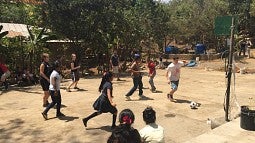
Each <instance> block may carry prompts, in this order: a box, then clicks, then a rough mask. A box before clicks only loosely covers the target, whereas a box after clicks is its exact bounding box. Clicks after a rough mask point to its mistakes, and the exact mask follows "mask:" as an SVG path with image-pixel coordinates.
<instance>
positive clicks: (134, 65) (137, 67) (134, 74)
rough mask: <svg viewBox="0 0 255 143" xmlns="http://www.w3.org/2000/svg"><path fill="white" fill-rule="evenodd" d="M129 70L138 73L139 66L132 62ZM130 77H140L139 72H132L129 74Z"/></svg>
mask: <svg viewBox="0 0 255 143" xmlns="http://www.w3.org/2000/svg"><path fill="white" fill-rule="evenodd" d="M131 69H132V70H134V71H140V66H139V65H138V64H136V62H134V63H133V64H132V66H131ZM131 75H132V76H135V77H138V76H141V73H140V72H139V73H138V72H132V74H131Z"/></svg>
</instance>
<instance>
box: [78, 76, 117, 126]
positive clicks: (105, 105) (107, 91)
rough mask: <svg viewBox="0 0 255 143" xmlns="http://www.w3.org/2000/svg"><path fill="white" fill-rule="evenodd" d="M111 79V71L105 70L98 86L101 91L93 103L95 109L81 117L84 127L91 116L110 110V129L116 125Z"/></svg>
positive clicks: (115, 109)
mask: <svg viewBox="0 0 255 143" xmlns="http://www.w3.org/2000/svg"><path fill="white" fill-rule="evenodd" d="M112 80H113V73H112V72H106V73H104V75H103V77H102V80H101V84H100V86H99V92H101V95H100V96H99V97H98V98H97V100H96V101H95V103H94V104H93V107H94V109H95V110H96V111H95V112H94V113H92V114H91V115H89V116H88V117H86V118H83V119H82V121H83V124H84V126H85V127H87V122H88V120H90V119H91V118H94V117H96V116H97V115H100V114H102V113H107V112H110V113H112V127H111V129H114V128H115V127H116V124H115V123H116V117H117V108H116V104H115V103H114V102H113V101H112V98H113V96H112V91H113V87H112Z"/></svg>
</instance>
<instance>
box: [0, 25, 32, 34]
mask: <svg viewBox="0 0 255 143" xmlns="http://www.w3.org/2000/svg"><path fill="white" fill-rule="evenodd" d="M0 25H3V29H2V31H1V32H4V31H9V33H8V35H7V37H16V36H23V37H29V32H28V30H27V25H25V24H17V23H0Z"/></svg>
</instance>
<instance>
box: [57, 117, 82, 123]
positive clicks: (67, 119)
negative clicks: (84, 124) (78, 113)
mask: <svg viewBox="0 0 255 143" xmlns="http://www.w3.org/2000/svg"><path fill="white" fill-rule="evenodd" d="M58 119H59V120H64V121H65V122H70V121H73V120H75V119H79V117H73V116H62V117H58Z"/></svg>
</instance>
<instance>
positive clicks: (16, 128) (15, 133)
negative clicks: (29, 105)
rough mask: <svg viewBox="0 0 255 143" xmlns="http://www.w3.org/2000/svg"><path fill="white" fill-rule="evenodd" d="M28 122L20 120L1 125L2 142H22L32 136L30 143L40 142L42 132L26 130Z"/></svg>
mask: <svg viewBox="0 0 255 143" xmlns="http://www.w3.org/2000/svg"><path fill="white" fill-rule="evenodd" d="M25 127H26V122H25V121H24V120H22V119H20V118H16V119H12V120H9V121H8V123H7V124H5V125H0V142H6V143H7V142H20V140H22V139H23V138H24V137H25V136H28V135H29V136H30V137H31V139H30V140H29V142H38V138H40V136H41V134H42V132H43V131H42V130H40V129H37V128H33V129H31V128H29V129H27V128H25Z"/></svg>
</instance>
